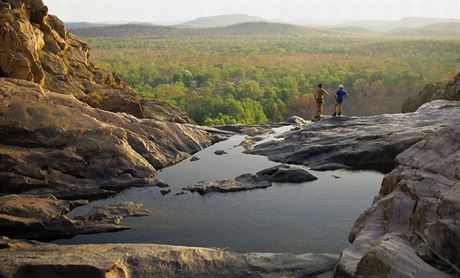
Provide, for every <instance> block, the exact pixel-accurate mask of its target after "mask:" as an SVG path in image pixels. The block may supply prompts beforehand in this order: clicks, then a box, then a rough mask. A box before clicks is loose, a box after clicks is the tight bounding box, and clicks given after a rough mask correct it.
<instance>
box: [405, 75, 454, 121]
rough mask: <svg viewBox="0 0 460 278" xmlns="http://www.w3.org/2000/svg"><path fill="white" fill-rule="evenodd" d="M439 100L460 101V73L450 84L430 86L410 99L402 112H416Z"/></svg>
mask: <svg viewBox="0 0 460 278" xmlns="http://www.w3.org/2000/svg"><path fill="white" fill-rule="evenodd" d="M437 99H445V100H457V101H458V100H460V73H458V74H457V76H455V77H454V79H453V80H452V81H450V82H449V83H447V84H446V83H442V82H441V83H438V84H429V85H426V86H425V88H423V90H422V91H420V93H418V95H416V96H413V97H410V98H408V99H407V100H406V101H404V103H403V105H402V112H403V113H406V112H413V111H416V110H417V109H418V108H419V107H420V106H422V105H423V104H425V103H428V102H430V101H433V100H437Z"/></svg>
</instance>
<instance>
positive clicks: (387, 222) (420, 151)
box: [336, 125, 460, 277]
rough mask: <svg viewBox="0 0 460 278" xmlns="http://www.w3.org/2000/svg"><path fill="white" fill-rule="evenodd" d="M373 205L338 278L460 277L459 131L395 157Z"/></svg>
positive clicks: (445, 133)
mask: <svg viewBox="0 0 460 278" xmlns="http://www.w3.org/2000/svg"><path fill="white" fill-rule="evenodd" d="M397 161H398V163H399V166H398V167H397V168H395V169H394V170H393V171H392V172H391V173H389V174H388V175H386V176H385V177H384V179H383V182H382V186H381V188H380V191H379V194H378V195H377V196H376V197H375V199H374V203H373V204H372V206H371V207H369V208H368V209H367V210H366V211H365V212H364V213H363V214H362V215H361V216H360V217H359V218H358V220H356V222H355V224H354V226H353V228H352V231H351V232H350V235H349V240H350V242H351V243H352V244H351V245H350V246H349V247H348V248H346V249H345V250H344V251H343V252H342V254H341V256H340V260H339V263H338V265H337V269H336V276H337V277H342V276H346V277H372V276H374V275H377V274H379V275H382V276H386V277H450V276H451V275H452V276H458V275H460V271H459V269H460V213H459V212H460V127H459V125H452V126H450V127H446V128H444V129H441V130H439V131H438V132H436V133H434V134H433V135H432V136H428V137H427V138H425V139H423V140H421V141H420V142H418V143H417V144H415V145H413V146H412V147H410V148H409V149H407V150H406V151H404V152H402V153H401V154H399V155H398V156H397Z"/></svg>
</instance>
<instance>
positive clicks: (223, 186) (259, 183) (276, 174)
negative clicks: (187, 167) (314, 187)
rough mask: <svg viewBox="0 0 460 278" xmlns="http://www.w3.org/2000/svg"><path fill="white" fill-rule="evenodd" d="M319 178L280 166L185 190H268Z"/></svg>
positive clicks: (199, 183)
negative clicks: (271, 187)
mask: <svg viewBox="0 0 460 278" xmlns="http://www.w3.org/2000/svg"><path fill="white" fill-rule="evenodd" d="M316 179H317V178H316V177H315V176H313V175H311V174H310V173H308V172H307V171H305V170H303V169H299V168H291V167H290V166H287V165H278V166H274V167H271V168H267V169H265V170H262V171H260V172H258V173H257V174H256V175H252V174H243V175H241V176H238V177H236V178H233V179H228V180H220V181H200V182H197V183H196V184H194V185H189V186H187V187H186V188H184V190H188V191H190V192H198V193H200V194H206V193H209V192H236V191H245V190H253V189H258V188H267V187H270V186H272V182H290V183H299V182H306V181H312V180H316Z"/></svg>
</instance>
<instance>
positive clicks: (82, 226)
mask: <svg viewBox="0 0 460 278" xmlns="http://www.w3.org/2000/svg"><path fill="white" fill-rule="evenodd" d="M87 203H88V202H87V201H83V200H81V201H67V200H58V199H56V198H55V197H54V196H52V195H26V194H21V195H15V194H10V195H5V196H0V230H1V232H2V234H3V235H6V236H9V237H13V238H29V239H49V238H58V237H70V236H74V235H76V234H88V233H102V232H113V231H119V230H124V229H128V227H126V226H122V225H120V222H121V220H122V219H123V218H124V217H128V216H145V215H148V211H147V210H145V209H143V208H142V205H139V204H135V203H132V202H124V203H114V204H108V205H104V206H96V207H93V208H91V210H90V211H89V212H88V213H87V214H86V215H84V216H79V217H75V218H70V217H68V216H66V215H65V214H66V213H68V212H69V211H70V210H72V209H73V208H75V207H77V206H81V205H85V204H87Z"/></svg>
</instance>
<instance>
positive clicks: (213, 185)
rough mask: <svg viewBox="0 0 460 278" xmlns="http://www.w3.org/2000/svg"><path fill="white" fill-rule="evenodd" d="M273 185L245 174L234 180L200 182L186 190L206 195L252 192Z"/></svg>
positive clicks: (258, 177)
mask: <svg viewBox="0 0 460 278" xmlns="http://www.w3.org/2000/svg"><path fill="white" fill-rule="evenodd" d="M270 186H272V183H271V182H270V181H268V180H267V179H264V178H262V177H260V176H256V175H251V174H244V175H241V176H238V177H236V178H233V179H228V180H220V181H200V182H197V183H196V184H194V185H190V186H187V187H186V188H184V189H186V190H188V191H190V192H198V193H200V194H206V193H209V192H236V191H245V190H252V189H257V188H267V187H270Z"/></svg>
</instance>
